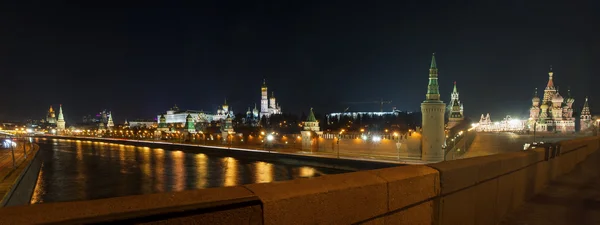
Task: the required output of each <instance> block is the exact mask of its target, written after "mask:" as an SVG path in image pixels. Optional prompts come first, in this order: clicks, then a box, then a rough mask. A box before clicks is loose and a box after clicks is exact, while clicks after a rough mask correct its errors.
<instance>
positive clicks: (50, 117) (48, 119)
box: [46, 106, 56, 125]
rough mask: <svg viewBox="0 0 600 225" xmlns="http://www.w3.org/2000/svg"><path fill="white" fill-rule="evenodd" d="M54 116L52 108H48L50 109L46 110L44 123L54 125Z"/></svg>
mask: <svg viewBox="0 0 600 225" xmlns="http://www.w3.org/2000/svg"><path fill="white" fill-rule="evenodd" d="M55 115H56V114H54V109H53V108H52V106H50V109H49V110H48V115H47V116H46V122H47V123H49V124H52V125H55V124H56V116H55Z"/></svg>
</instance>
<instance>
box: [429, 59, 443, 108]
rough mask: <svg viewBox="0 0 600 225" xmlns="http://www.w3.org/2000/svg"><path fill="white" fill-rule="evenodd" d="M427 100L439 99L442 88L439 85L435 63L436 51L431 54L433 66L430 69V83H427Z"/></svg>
mask: <svg viewBox="0 0 600 225" xmlns="http://www.w3.org/2000/svg"><path fill="white" fill-rule="evenodd" d="M426 97H427V98H426V100H429V101H439V100H440V89H439V85H438V70H437V65H436V63H435V52H434V53H433V56H431V68H430V69H429V84H428V85H427V95H426Z"/></svg>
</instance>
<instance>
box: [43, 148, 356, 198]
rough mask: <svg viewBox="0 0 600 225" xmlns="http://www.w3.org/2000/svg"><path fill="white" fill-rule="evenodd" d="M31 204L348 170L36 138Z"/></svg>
mask: <svg viewBox="0 0 600 225" xmlns="http://www.w3.org/2000/svg"><path fill="white" fill-rule="evenodd" d="M37 142H38V144H39V145H40V149H41V151H40V153H39V156H38V157H41V158H42V161H43V165H42V169H41V171H40V173H39V174H38V181H37V183H36V187H35V190H34V193H33V196H32V199H31V203H32V204H37V203H45V202H57V201H75V200H89V199H98V198H108V197H116V196H125V195H137V194H148V193H156V192H165V191H182V190H189V189H202V188H212V187H221V186H236V185H243V184H248V183H264V182H273V181H281V180H289V179H294V178H299V177H313V176H320V175H323V174H333V173H342V172H347V171H343V170H337V169H330V168H319V167H310V166H304V165H295V164H291V163H287V162H286V163H283V162H279V161H277V162H266V161H256V160H251V159H245V158H236V157H221V156H214V155H210V154H203V153H195V152H184V151H178V150H164V149H160V148H152V149H151V148H148V147H135V146H132V145H119V144H110V143H103V142H90V141H69V140H60V139H48V140H45V139H44V140H43V139H38V140H37Z"/></svg>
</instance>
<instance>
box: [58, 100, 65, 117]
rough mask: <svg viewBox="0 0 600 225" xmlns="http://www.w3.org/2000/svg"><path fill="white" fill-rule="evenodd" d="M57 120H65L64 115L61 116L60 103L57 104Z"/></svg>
mask: <svg viewBox="0 0 600 225" xmlns="http://www.w3.org/2000/svg"><path fill="white" fill-rule="evenodd" d="M58 120H65V117H64V116H63V113H62V104H60V105H59V106H58Z"/></svg>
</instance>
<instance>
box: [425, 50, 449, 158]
mask: <svg viewBox="0 0 600 225" xmlns="http://www.w3.org/2000/svg"><path fill="white" fill-rule="evenodd" d="M445 111H446V104H444V102H443V101H441V100H440V91H439V85H438V69H437V65H436V63H435V53H433V56H432V57H431V66H430V68H429V84H428V86H427V95H426V99H425V101H423V103H421V113H422V114H423V116H422V117H423V121H422V127H423V128H422V129H423V131H422V135H423V137H422V140H421V147H422V152H421V159H422V160H424V161H428V162H439V161H442V160H444V150H443V148H442V146H443V144H444V142H445V132H444V114H445Z"/></svg>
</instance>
